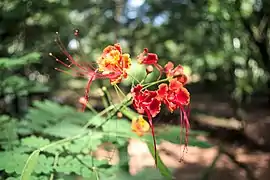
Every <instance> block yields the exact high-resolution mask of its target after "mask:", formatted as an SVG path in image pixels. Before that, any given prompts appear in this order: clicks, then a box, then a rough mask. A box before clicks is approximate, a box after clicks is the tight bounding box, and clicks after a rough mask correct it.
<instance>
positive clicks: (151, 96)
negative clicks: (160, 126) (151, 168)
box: [131, 84, 161, 165]
mask: <svg viewBox="0 0 270 180" xmlns="http://www.w3.org/2000/svg"><path fill="white" fill-rule="evenodd" d="M131 93H132V96H133V106H134V108H135V109H136V110H137V111H138V113H140V114H146V115H147V117H148V121H149V125H150V128H151V133H152V136H153V141H154V148H155V163H156V165H157V149H156V138H155V130H154V126H153V122H152V118H153V117H155V116H156V115H157V114H158V113H159V112H160V106H161V102H160V101H159V100H158V99H157V98H156V97H157V92H156V91H149V90H143V89H142V86H141V85H140V84H139V85H137V86H135V87H134V88H132V89H131Z"/></svg>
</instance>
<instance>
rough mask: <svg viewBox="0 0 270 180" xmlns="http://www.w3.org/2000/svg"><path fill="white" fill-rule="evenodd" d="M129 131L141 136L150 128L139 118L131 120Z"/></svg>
mask: <svg viewBox="0 0 270 180" xmlns="http://www.w3.org/2000/svg"><path fill="white" fill-rule="evenodd" d="M131 129H132V131H133V132H135V133H136V134H137V135H138V136H143V135H144V133H145V132H147V131H149V129H150V126H149V124H148V122H147V121H146V120H145V119H143V117H142V116H139V117H138V118H137V119H133V120H132V123H131Z"/></svg>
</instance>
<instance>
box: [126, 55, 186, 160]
mask: <svg viewBox="0 0 270 180" xmlns="http://www.w3.org/2000/svg"><path fill="white" fill-rule="evenodd" d="M144 52H146V50H145V51H144ZM140 56H142V55H140ZM157 59H158V58H157V55H156V54H153V53H151V55H148V56H146V57H144V59H143V60H142V57H140V58H139V60H140V62H142V63H145V64H157ZM158 67H159V66H158ZM161 70H162V71H161V72H164V73H165V74H166V76H167V78H168V81H169V84H166V83H162V84H160V85H159V86H158V89H157V90H155V91H150V90H147V89H146V88H144V87H143V86H142V85H141V84H138V85H136V86H135V87H133V88H132V89H131V93H132V96H133V106H134V108H135V109H136V110H137V112H138V113H140V114H144V115H146V116H147V117H148V121H149V125H150V128H151V130H152V135H153V139H154V144H155V146H156V142H155V132H154V126H153V122H152V120H153V118H154V117H156V116H157V114H158V113H159V112H160V109H161V104H165V105H166V106H167V108H168V109H169V111H170V112H174V111H175V110H176V109H179V111H180V122H181V126H183V127H184V128H185V129H186V136H185V137H186V138H185V148H187V144H188V130H189V128H190V124H189V120H188V111H189V103H190V94H189V92H188V90H187V89H186V88H185V87H184V85H185V84H186V82H187V76H186V75H185V74H184V70H183V67H182V66H180V65H178V66H177V67H175V68H174V64H173V63H172V62H168V63H167V64H166V65H165V66H164V68H162V69H161ZM186 107H187V109H186ZM184 150H185V149H184ZM155 151H156V149H155ZM155 154H156V152H155ZM156 159H157V157H156V158H155V160H156Z"/></svg>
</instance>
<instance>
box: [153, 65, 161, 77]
mask: <svg viewBox="0 0 270 180" xmlns="http://www.w3.org/2000/svg"><path fill="white" fill-rule="evenodd" d="M154 66H155V67H156V68H157V70H158V71H159V76H158V79H157V80H159V79H160V78H161V76H162V73H163V68H162V67H161V66H160V65H159V64H157V63H156V64H154Z"/></svg>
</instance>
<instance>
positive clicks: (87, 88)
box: [82, 70, 97, 112]
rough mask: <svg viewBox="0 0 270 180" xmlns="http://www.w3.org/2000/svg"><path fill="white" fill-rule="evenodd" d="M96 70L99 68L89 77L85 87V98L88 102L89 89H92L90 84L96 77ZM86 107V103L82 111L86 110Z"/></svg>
mask: <svg viewBox="0 0 270 180" xmlns="http://www.w3.org/2000/svg"><path fill="white" fill-rule="evenodd" d="M96 72H97V70H96V71H94V73H93V74H92V76H91V77H90V78H89V79H88V82H87V85H86V87H85V93H84V98H85V100H86V102H87V103H88V99H89V98H88V94H89V90H90V85H91V83H92V81H93V80H94V79H95V75H96ZM85 107H86V103H85V104H83V107H82V112H84V110H85Z"/></svg>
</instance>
